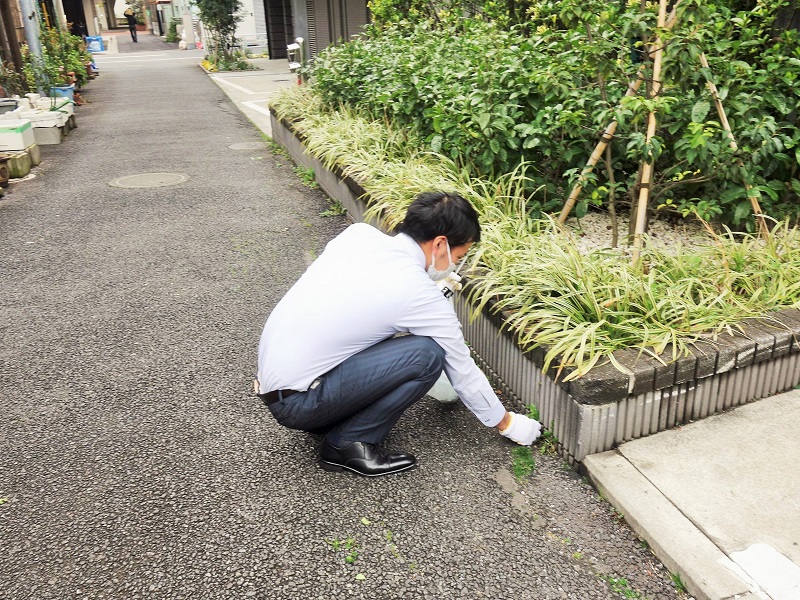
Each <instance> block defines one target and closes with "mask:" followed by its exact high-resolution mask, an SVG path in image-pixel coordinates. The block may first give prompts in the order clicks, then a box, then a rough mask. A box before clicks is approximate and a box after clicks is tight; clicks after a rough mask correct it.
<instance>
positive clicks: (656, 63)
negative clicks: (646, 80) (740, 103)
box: [631, 0, 667, 265]
mask: <svg viewBox="0 0 800 600" xmlns="http://www.w3.org/2000/svg"><path fill="white" fill-rule="evenodd" d="M666 18H667V0H659V3H658V25H657V26H658V28H659V31H660V30H662V29H663V28H664V25H665V22H666ZM663 55H664V48H663V47H662V45H661V34H660V33H659V34H658V36H657V37H656V55H655V57H654V58H653V85H652V87H651V88H650V94H649V97H650V98H655V97H657V96H658V94H659V92H660V91H661V79H660V78H661V60H662V58H663ZM655 135H656V113H655V112H651V113H650V115H649V117H648V119H647V138H646V140H647V142H646V143H647V144H648V145H649V144H650V142H651V140H652V139H653V137H654V136H655ZM654 162H655V161H647V160H646V161H644V163H643V164H642V181H641V184H640V185H639V204H638V205H637V209H638V210H637V213H636V229H635V231H634V233H633V256H632V257H631V262H632V264H634V265H635V264H636V263H637V262H639V255H640V254H641V250H642V234H644V226H645V223H646V222H647V204H648V201H649V199H650V180H651V178H652V175H653V163H654Z"/></svg>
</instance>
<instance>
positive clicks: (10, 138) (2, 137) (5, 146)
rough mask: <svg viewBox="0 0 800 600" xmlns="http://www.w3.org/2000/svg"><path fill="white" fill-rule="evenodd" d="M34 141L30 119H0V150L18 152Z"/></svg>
mask: <svg viewBox="0 0 800 600" xmlns="http://www.w3.org/2000/svg"><path fill="white" fill-rule="evenodd" d="M35 143H36V138H35V137H34V135H33V127H32V126H31V122H30V121H27V120H12V119H0V152H5V151H12V152H18V151H21V150H25V149H26V148H27V147H28V146H31V145H33V144H35Z"/></svg>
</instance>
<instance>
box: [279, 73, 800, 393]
mask: <svg viewBox="0 0 800 600" xmlns="http://www.w3.org/2000/svg"><path fill="white" fill-rule="evenodd" d="M274 106H275V107H276V111H277V113H278V115H279V116H281V117H283V118H286V119H288V120H289V121H291V122H292V123H293V126H294V128H295V130H296V131H298V132H299V133H301V134H302V135H303V136H304V137H305V143H306V145H307V149H308V151H309V152H310V153H311V154H313V155H314V156H316V157H317V158H319V159H320V160H322V162H323V163H324V164H325V166H326V167H328V168H332V167H338V168H340V169H341V170H342V171H343V172H344V173H345V174H347V175H350V176H352V177H353V178H354V179H356V180H357V181H358V182H359V183H360V184H361V185H362V187H363V188H364V189H365V190H366V191H367V194H368V200H369V202H370V205H369V210H368V216H372V217H377V218H378V219H379V221H380V222H381V224H382V225H383V226H384V227H385V228H386V229H389V230H391V229H393V228H394V226H396V225H397V224H398V223H399V222H400V221H401V220H402V218H403V215H404V213H405V209H406V207H407V206H408V204H409V203H410V202H411V201H412V200H413V198H414V197H415V196H416V195H417V194H418V193H419V192H422V191H426V190H431V189H444V190H457V191H458V192H459V193H461V194H462V195H463V196H464V197H466V198H467V199H469V200H470V201H471V202H472V203H473V204H474V205H475V207H476V209H477V210H478V212H479V213H480V215H481V221H482V224H483V233H482V239H481V243H480V244H478V247H477V248H476V251H475V252H473V253H472V255H471V259H470V262H471V267H470V269H469V270H468V273H467V274H468V276H469V277H470V280H471V282H472V283H473V284H474V285H473V286H472V292H471V295H470V301H471V302H472V304H473V306H474V310H475V312H478V311H480V310H481V309H482V308H483V307H484V306H485V305H486V304H487V303H489V302H490V301H491V302H492V304H493V307H494V309H496V310H499V311H502V312H503V315H504V319H505V323H506V326H507V327H508V328H510V329H511V330H513V331H514V332H515V333H516V334H517V336H518V339H519V343H520V346H521V347H522V349H523V350H528V349H530V348H532V347H535V346H543V347H545V348H546V350H547V352H546V354H545V365H544V368H545V369H548V368H550V367H551V366H553V367H555V368H556V369H557V371H558V373H559V374H560V376H561V377H562V378H563V379H565V380H568V379H573V378H576V377H580V376H581V375H583V374H585V373H586V372H587V371H588V370H590V369H591V368H592V367H593V366H595V365H597V364H598V363H601V362H607V361H611V362H612V363H613V362H614V358H613V355H612V353H613V352H614V351H615V350H619V349H622V348H637V349H640V350H641V351H643V352H647V353H650V354H652V355H654V356H658V355H662V354H664V353H667V355H668V356H669V357H672V358H675V357H677V356H679V355H682V354H685V353H687V352H688V351H690V349H691V347H692V345H693V344H695V343H697V342H698V341H699V340H703V341H704V342H708V343H713V341H714V339H715V338H716V336H719V335H721V334H725V333H731V332H732V331H733V330H734V329H735V328H737V323H740V322H741V321H742V320H743V319H745V318H747V317H764V318H768V317H765V315H768V313H769V312H770V311H773V310H776V309H778V308H782V307H798V306H800V233H799V232H798V230H797V229H796V228H791V227H789V226H788V225H787V224H785V223H779V224H777V225H776V226H775V229H774V231H773V235H772V236H771V237H770V241H768V242H764V241H763V240H761V239H759V238H756V237H753V236H750V235H743V234H738V233H734V232H731V231H726V232H724V233H721V234H716V233H714V232H712V231H711V230H710V228H709V243H708V245H707V246H703V247H700V248H693V249H692V250H691V251H687V250H684V249H682V248H681V247H676V248H669V249H664V248H663V247H658V246H656V245H654V244H651V243H649V241H647V240H646V244H645V248H644V251H643V254H642V259H641V260H640V261H639V262H638V264H637V266H636V267H632V266H631V265H630V264H629V261H628V260H627V258H626V257H624V256H623V255H622V254H621V253H620V252H619V251H617V250H611V249H605V250H596V251H592V252H588V253H582V252H581V251H579V250H578V247H577V245H576V243H575V239H574V238H573V236H572V234H571V233H570V232H569V231H568V230H566V229H564V228H562V227H560V226H558V225H557V224H556V223H555V221H554V220H552V219H549V218H545V219H534V218H533V217H531V215H530V213H529V210H528V201H529V197H530V193H531V189H530V184H531V178H530V177H529V176H528V173H529V170H530V169H532V168H533V167H532V166H531V165H526V164H522V165H520V166H519V167H518V168H517V169H516V170H515V171H514V172H512V173H509V174H507V175H505V176H503V177H500V178H498V179H496V180H492V181H487V180H481V179H475V178H471V177H470V176H469V174H468V173H465V172H464V171H459V170H458V169H457V168H456V167H455V165H454V164H453V163H452V161H450V160H448V159H447V158H445V157H443V156H440V155H436V154H433V153H430V152H421V151H419V148H421V147H423V146H424V144H421V143H420V142H419V140H416V139H414V138H413V137H412V136H411V135H410V134H408V133H407V132H399V131H393V130H392V129H391V128H390V127H389V126H388V124H387V123H382V122H374V121H367V120H365V119H363V118H361V117H358V116H357V115H354V114H352V113H350V112H349V111H347V110H343V109H340V110H331V109H329V108H327V107H325V106H323V105H322V103H321V102H319V100H318V99H317V98H316V97H315V95H314V93H313V88H312V87H310V86H300V87H297V88H291V89H290V90H287V91H285V92H284V93H282V94H281V95H280V96H279V97H278V98H277V100H276V101H275V102H274Z"/></svg>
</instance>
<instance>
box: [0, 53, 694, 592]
mask: <svg viewBox="0 0 800 600" xmlns="http://www.w3.org/2000/svg"><path fill="white" fill-rule="evenodd" d="M201 54H202V53H199V52H178V51H175V50H169V49H167V50H161V51H159V52H138V53H133V52H127V53H124V54H120V55H118V56H103V57H99V58H98V62H99V64H100V68H101V73H102V74H101V76H100V78H98V79H97V80H95V81H92V82H91V83H90V84H89V85H88V86H87V88H86V90H85V92H84V94H83V97H84V99H86V100H88V101H89V103H88V104H86V105H85V106H82V107H79V108H78V109H77V122H78V126H79V127H78V129H77V130H75V131H73V132H72V133H71V134H70V135H69V136H68V138H67V139H66V141H65V142H64V143H63V144H61V145H59V146H47V147H44V148H43V158H44V161H43V163H42V165H41V166H40V167H39V168H37V169H36V170H35V175H36V177H35V178H33V179H31V180H28V181H23V182H19V183H14V184H13V185H12V187H11V189H10V192H9V193H7V194H6V196H5V197H4V198H2V199H0V332H1V333H2V344H1V345H0V499H2V500H0V502H1V504H0V598H4V599H9V600H21V599H26V598H32V599H45V598H57V599H65V598H120V599H132V598H169V599H173V598H174V599H179V598H193V599H195V598H203V599H204V598H215V599H216V598H221V599H227V598H261V599H264V600H277V599H301V598H302V599H310V598H319V599H320V600H330V599H338V598H369V599H394V598H398V599H399V598H407V599H408V598H410V599H416V598H431V599H450V598H470V599H473V598H496V599H511V598H514V599H516V598H531V599H536V600H544V599H550V598H574V599H580V600H585V599H595V598H597V599H604V598H615V597H636V596H632V595H631V594H639V597H641V598H644V597H646V598H650V599H651V600H655V599H666V598H676V597H679V595H678V593H677V592H676V591H675V589H674V588H673V586H672V584H671V582H670V577H669V574H668V573H666V571H665V570H664V569H663V567H662V566H661V565H660V564H659V563H658V561H656V560H655V559H654V558H653V557H652V555H651V554H650V552H649V551H648V550H647V549H646V548H645V547H643V545H642V544H641V543H639V542H638V540H637V539H636V537H635V536H634V534H633V533H632V532H631V531H630V529H629V528H628V527H627V526H626V525H625V524H624V522H622V520H621V519H620V518H619V516H618V515H616V514H614V512H613V510H612V509H611V508H610V507H609V505H608V504H606V503H605V502H604V501H603V500H601V499H600V498H598V496H597V494H596V493H595V492H594V490H593V489H592V488H591V487H589V486H588V485H586V484H585V483H584V482H583V481H582V480H581V479H580V478H579V477H577V476H576V475H575V474H574V473H573V472H572V471H570V470H568V469H565V468H564V467H563V465H562V463H561V461H560V460H559V459H557V458H555V457H550V456H540V455H539V454H538V453H537V454H536V459H537V468H536V471H535V473H534V474H533V475H532V476H531V477H530V478H528V479H526V480H523V481H521V482H517V481H515V480H514V478H513V477H512V476H511V475H510V471H509V469H510V468H511V466H512V457H511V450H512V448H513V444H511V443H510V442H508V440H505V439H504V438H502V437H500V436H498V435H497V434H496V433H495V432H494V431H493V430H489V429H486V428H484V427H483V426H482V425H481V424H480V423H479V422H478V421H477V420H476V419H475V418H474V417H473V416H472V415H471V413H469V412H468V411H467V410H466V409H465V408H464V407H463V406H461V405H457V406H443V405H439V404H438V403H436V402H435V401H433V400H429V399H426V400H423V401H422V402H420V403H419V404H418V405H417V406H415V407H414V408H413V409H412V410H411V411H409V413H407V414H406V415H405V416H404V417H403V419H402V420H401V421H400V423H399V424H398V426H397V428H396V430H395V432H394V433H393V435H392V437H391V438H390V440H389V443H390V445H393V446H396V447H402V448H405V449H407V450H409V451H411V452H414V453H415V454H416V455H417V456H418V458H419V460H420V468H419V469H418V470H416V471H414V472H411V473H407V474H402V475H397V476H391V477H386V478H378V479H376V480H369V479H363V478H358V477H356V476H353V475H348V474H335V473H327V472H324V471H322V470H321V469H319V468H318V466H317V465H316V447H317V444H318V440H317V439H315V438H314V437H312V436H309V435H306V434H303V433H299V432H295V431H289V430H285V429H283V428H281V427H279V426H277V425H276V424H275V422H274V421H273V420H272V418H271V416H270V414H269V412H268V411H267V410H266V409H265V408H264V407H263V406H262V404H261V403H260V401H258V400H257V399H256V398H254V397H253V396H252V395H251V394H250V390H251V381H252V376H253V374H254V371H255V360H256V349H257V343H258V337H259V335H260V332H261V327H262V326H263V323H264V321H265V319H266V317H267V315H268V314H269V311H270V309H271V307H272V306H274V305H275V303H276V302H277V300H278V299H279V298H280V297H281V295H282V294H283V293H284V292H285V291H286V289H288V287H289V286H290V285H291V284H292V282H293V281H294V280H295V279H296V278H297V277H298V276H299V275H300V274H301V273H302V271H303V270H304V268H305V267H306V266H307V264H309V262H310V261H312V260H313V258H314V257H315V256H317V255H318V254H319V253H320V252H321V251H322V249H323V247H324V245H325V243H326V242H327V240H329V239H330V238H331V237H333V236H334V235H335V234H336V233H337V232H338V231H340V230H341V229H342V228H343V227H345V226H346V222H345V221H344V219H343V218H342V217H321V216H320V215H319V213H320V212H321V211H323V210H324V209H325V208H326V207H327V206H328V203H327V201H326V199H325V197H324V196H323V195H322V194H321V193H320V192H319V191H318V190H315V189H311V188H309V187H307V186H305V185H304V184H303V183H302V182H301V181H300V179H299V178H298V177H297V176H296V174H295V173H294V172H293V170H292V168H291V165H290V164H289V161H288V159H286V158H284V157H282V156H280V155H276V154H273V153H272V152H270V151H269V149H268V148H267V146H266V144H264V145H263V146H259V145H258V142H263V139H262V137H261V136H260V134H259V133H258V131H257V129H256V128H255V127H254V126H253V125H252V124H251V123H250V122H249V121H248V120H247V119H246V118H245V117H244V116H243V115H242V113H241V112H239V111H238V110H237V109H236V108H235V107H234V106H233V105H232V104H231V102H230V100H228V99H227V97H226V96H225V95H224V94H223V92H222V91H221V90H220V89H219V87H218V86H217V85H216V84H214V83H213V82H212V81H210V80H209V78H208V76H207V75H206V74H205V73H204V72H203V71H202V70H201V69H200V68H199V67H198V66H197V63H198V61H199V57H200V56H201ZM242 143H245V144H250V145H251V146H254V148H253V149H250V150H234V149H231V148H230V146H231V145H234V144H242ZM145 173H176V174H184V175H186V176H188V180H187V181H185V182H183V183H178V184H175V185H169V186H163V187H152V188H138V189H131V188H121V187H113V186H110V185H109V182H111V181H112V180H115V179H117V178H120V177H126V176H132V175H139V174H145ZM320 293H324V290H320ZM626 594H627V596H626Z"/></svg>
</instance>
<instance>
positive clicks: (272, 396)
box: [258, 390, 300, 406]
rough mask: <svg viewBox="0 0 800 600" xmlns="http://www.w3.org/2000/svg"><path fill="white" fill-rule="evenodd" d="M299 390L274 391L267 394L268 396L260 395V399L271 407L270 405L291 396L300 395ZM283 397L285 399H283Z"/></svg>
mask: <svg viewBox="0 0 800 600" xmlns="http://www.w3.org/2000/svg"><path fill="white" fill-rule="evenodd" d="M299 393H300V392H298V391H297V390H273V391H271V392H267V393H266V394H259V395H258V397H259V398H261V399H262V400H263V401H264V404H266V405H267V406H269V405H270V404H274V403H275V402H277V401H278V400H281V399H283V400H286V398H288V397H289V396H292V395H294V394H299ZM281 396H282V397H283V398H281Z"/></svg>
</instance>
